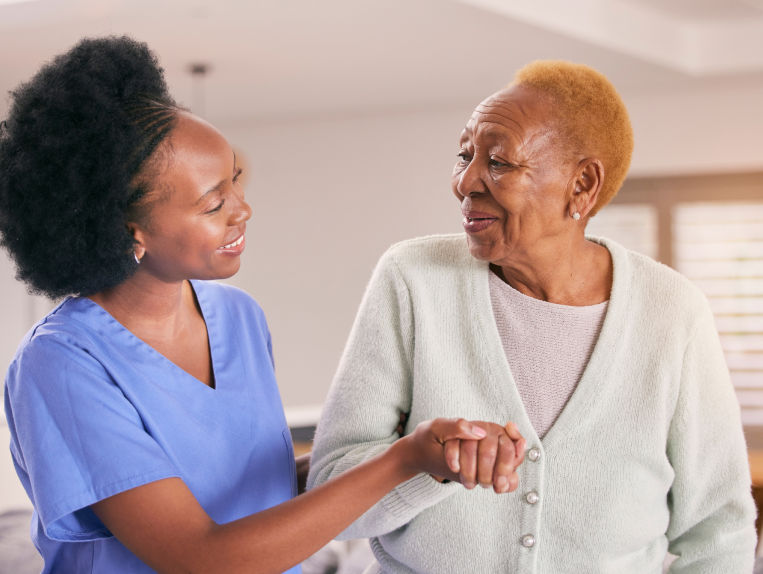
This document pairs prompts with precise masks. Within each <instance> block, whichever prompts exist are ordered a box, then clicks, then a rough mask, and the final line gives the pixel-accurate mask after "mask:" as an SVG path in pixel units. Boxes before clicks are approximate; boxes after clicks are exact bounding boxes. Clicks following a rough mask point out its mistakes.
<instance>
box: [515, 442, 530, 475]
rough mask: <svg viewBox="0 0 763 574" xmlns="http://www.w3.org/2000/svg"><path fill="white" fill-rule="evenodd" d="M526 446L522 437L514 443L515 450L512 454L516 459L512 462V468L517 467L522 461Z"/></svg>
mask: <svg viewBox="0 0 763 574" xmlns="http://www.w3.org/2000/svg"><path fill="white" fill-rule="evenodd" d="M526 448H527V441H526V440H525V439H524V438H521V439H519V440H518V441H517V443H516V444H515V445H514V449H515V450H516V454H515V455H514V456H515V457H516V460H515V462H514V468H517V467H518V466H519V465H520V464H522V463H523V462H524V460H525V450H526Z"/></svg>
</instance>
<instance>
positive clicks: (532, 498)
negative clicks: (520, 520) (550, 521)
mask: <svg viewBox="0 0 763 574" xmlns="http://www.w3.org/2000/svg"><path fill="white" fill-rule="evenodd" d="M525 500H526V501H527V503H528V504H538V501H539V500H540V496H538V493H537V492H535V491H534V490H531V491H530V492H528V493H527V494H525Z"/></svg>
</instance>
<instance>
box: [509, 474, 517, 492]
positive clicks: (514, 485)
mask: <svg viewBox="0 0 763 574" xmlns="http://www.w3.org/2000/svg"><path fill="white" fill-rule="evenodd" d="M517 488H519V475H518V474H517V473H516V472H512V473H511V476H509V489H508V490H507V491H506V492H514V491H515V490H516V489H517Z"/></svg>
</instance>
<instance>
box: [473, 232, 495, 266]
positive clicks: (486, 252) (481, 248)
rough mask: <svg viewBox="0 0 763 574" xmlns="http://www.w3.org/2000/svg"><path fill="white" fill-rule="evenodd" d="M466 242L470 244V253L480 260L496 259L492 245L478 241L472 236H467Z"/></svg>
mask: <svg viewBox="0 0 763 574" xmlns="http://www.w3.org/2000/svg"><path fill="white" fill-rule="evenodd" d="M466 243H467V244H468V245H469V253H471V254H472V257H474V258H475V259H477V260H479V261H492V260H493V259H495V254H494V253H493V249H492V245H485V244H484V243H478V242H476V241H474V240H473V239H472V238H471V237H468V236H467V239H466Z"/></svg>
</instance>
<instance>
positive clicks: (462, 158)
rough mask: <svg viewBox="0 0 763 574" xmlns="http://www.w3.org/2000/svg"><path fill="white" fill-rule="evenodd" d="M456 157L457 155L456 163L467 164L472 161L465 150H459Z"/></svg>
mask: <svg viewBox="0 0 763 574" xmlns="http://www.w3.org/2000/svg"><path fill="white" fill-rule="evenodd" d="M456 157H458V163H463V164H467V163H469V162H470V161H472V156H471V155H469V154H468V153H467V152H465V151H462V152H459V154H458V156H456Z"/></svg>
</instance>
